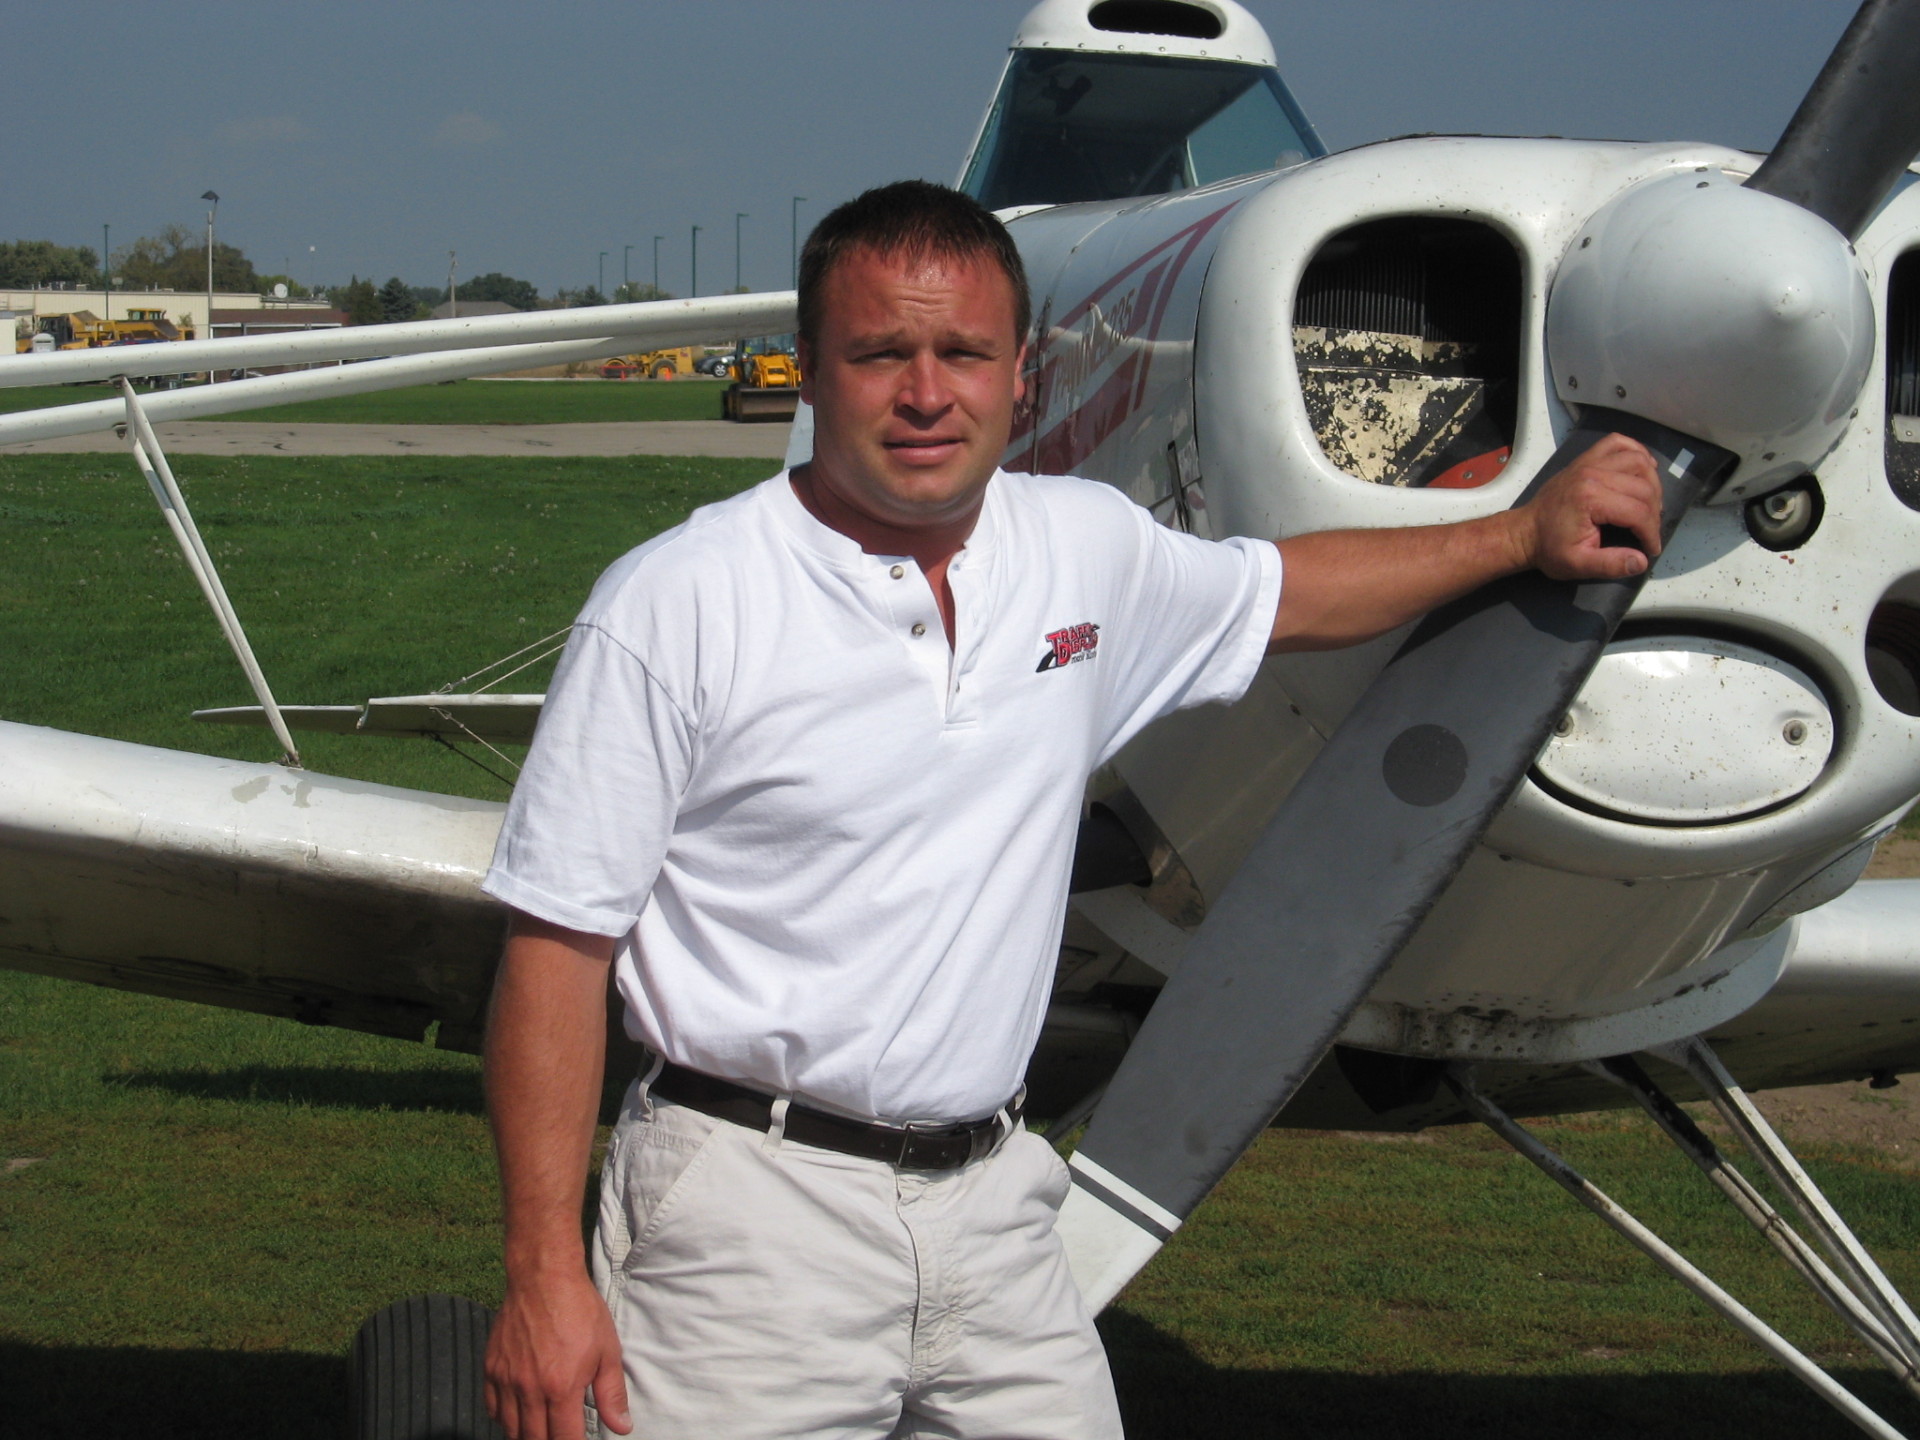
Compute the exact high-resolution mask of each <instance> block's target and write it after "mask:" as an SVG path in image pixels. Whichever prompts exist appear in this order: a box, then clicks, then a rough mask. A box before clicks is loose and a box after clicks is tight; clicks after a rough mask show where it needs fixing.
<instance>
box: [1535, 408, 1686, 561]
mask: <svg viewBox="0 0 1920 1440" xmlns="http://www.w3.org/2000/svg"><path fill="white" fill-rule="evenodd" d="M1660 503H1661V488H1660V472H1659V469H1658V467H1657V466H1656V465H1655V463H1654V458H1653V455H1652V454H1651V453H1650V452H1649V451H1648V450H1647V447H1646V446H1644V445H1642V444H1641V443H1640V442H1639V441H1637V440H1629V439H1628V438H1627V437H1626V436H1624V435H1609V436H1607V438H1606V439H1604V440H1602V441H1601V442H1600V443H1599V444H1597V445H1595V446H1594V447H1593V448H1592V449H1591V450H1588V451H1587V452H1586V453H1585V454H1583V455H1581V456H1580V458H1579V459H1577V460H1575V461H1574V462H1573V463H1572V464H1571V465H1569V466H1567V468H1566V469H1564V470H1562V471H1561V472H1560V473H1559V474H1558V475H1555V476H1554V477H1553V478H1552V479H1550V480H1548V481H1547V483H1546V484H1545V485H1543V486H1541V487H1540V491H1539V493H1538V494H1536V495H1535V496H1534V497H1533V499H1532V500H1530V501H1529V502H1528V503H1527V504H1525V505H1523V506H1522V507H1520V509H1518V510H1516V511H1513V512H1511V513H1512V514H1513V516H1514V519H1515V521H1516V522H1517V524H1518V525H1519V529H1520V540H1521V544H1522V545H1523V547H1524V554H1523V557H1522V560H1523V563H1522V564H1521V565H1520V566H1518V567H1516V568H1528V567H1534V568H1538V569H1539V570H1542V571H1544V572H1545V573H1546V574H1548V575H1550V576H1552V577H1553V578H1554V579H1555V580H1621V579H1625V578H1626V577H1628V576H1631V575H1638V574H1641V573H1642V572H1643V571H1645V570H1646V568H1647V566H1648V565H1649V564H1651V563H1652V557H1653V556H1655V555H1658V554H1659V553H1660ZM1602 526H1614V527H1616V528H1618V529H1621V530H1626V531H1628V532H1630V533H1631V534H1632V535H1633V536H1634V537H1635V538H1636V539H1637V540H1639V542H1640V545H1641V550H1644V551H1645V553H1644V554H1643V553H1641V550H1636V549H1635V548H1634V547H1633V546H1631V545H1620V544H1609V543H1607V540H1606V538H1605V537H1604V536H1603V535H1602V532H1601V527H1602Z"/></svg>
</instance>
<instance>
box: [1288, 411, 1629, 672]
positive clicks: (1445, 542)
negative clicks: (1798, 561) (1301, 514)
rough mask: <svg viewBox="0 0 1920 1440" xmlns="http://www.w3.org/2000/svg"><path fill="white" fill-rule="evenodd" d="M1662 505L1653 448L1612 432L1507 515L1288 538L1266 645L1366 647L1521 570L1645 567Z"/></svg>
mask: <svg viewBox="0 0 1920 1440" xmlns="http://www.w3.org/2000/svg"><path fill="white" fill-rule="evenodd" d="M1660 503H1661V490H1660V475H1659V471H1658V470H1657V469H1656V467H1655V465H1654V461H1653V457H1652V455H1650V454H1649V453H1648V452H1647V450H1646V448H1645V447H1644V446H1642V445H1640V444H1639V443H1638V442H1636V441H1633V440H1629V439H1628V438H1627V437H1626V436H1624V435H1609V436H1608V437H1607V438H1606V439H1604V440H1602V441H1601V442H1600V443H1599V444H1597V445H1595V446H1594V447H1593V448H1592V449H1590V450H1588V451H1587V452H1586V453H1585V454H1583V455H1581V456H1580V458H1579V459H1577V460H1575V461H1574V462H1573V463H1572V464H1571V465H1569V466H1567V468H1566V469H1565V470H1562V471H1561V472H1560V473H1559V474H1558V475H1555V476H1554V477H1553V478H1552V479H1550V480H1549V481H1547V483H1546V484H1545V485H1543V486H1541V487H1540V490H1539V493H1538V494H1536V495H1535V496H1534V498H1533V499H1532V500H1530V501H1529V502H1528V503H1527V504H1525V505H1521V506H1518V507H1516V508H1514V509H1512V510H1503V511H1501V512H1500V513H1499V514H1497V515H1485V516H1482V517H1480V518H1479V519H1477V520H1463V521H1460V522H1459V523H1457V524H1452V525H1418V526H1412V527H1408V528H1405V529H1392V530H1325V531H1321V532H1319V533H1318V534H1313V535H1297V536H1294V537H1293V538H1291V539H1288V540H1282V541H1279V542H1278V545H1279V549H1280V557H1281V563H1282V576H1283V579H1282V582H1281V593H1280V608H1279V610H1278V611H1277V612H1276V613H1275V615H1274V621H1273V636H1272V639H1271V640H1270V641H1269V642H1268V646H1267V650H1268V653H1269V654H1274V653H1277V652H1280V651H1283V650H1334V649H1338V648H1339V647H1341V646H1343V645H1354V644H1358V643H1359V642H1360V641H1362V640H1370V639H1372V638H1373V637H1374V636H1376V635H1382V634H1385V633H1386V632H1387V631H1389V630H1392V629H1394V628H1396V627H1397V626H1400V625H1404V624H1406V623H1407V622H1408V621H1410V620H1414V619H1417V618H1418V617H1419V616H1421V615H1424V614H1425V613H1426V612H1427V611H1429V610H1431V609H1433V608H1434V607H1435V606H1438V605H1444V604H1446V603H1447V601H1449V600H1453V599H1456V598H1457V597H1459V596H1461V595H1465V594H1467V593H1468V592H1470V591H1473V590H1477V589H1479V588H1480V587H1481V586H1482V585H1485V584H1487V583H1488V582H1489V581H1492V580H1498V579H1499V578H1501V577H1502V576H1504V575H1512V574H1516V573H1518V572H1520V571H1522V570H1532V569H1538V570H1541V571H1543V572H1545V573H1546V574H1547V575H1550V576H1552V577H1553V578H1554V579H1556V580H1614V579H1622V578H1625V577H1627V576H1631V575H1638V574H1639V573H1641V572H1642V571H1643V570H1645V569H1646V568H1647V566H1648V564H1649V563H1650V562H1651V557H1652V556H1655V555H1658V554H1659V553H1660ZM1603 525H1605V526H1614V527H1617V528H1619V529H1622V530H1626V531H1629V532H1631V533H1632V534H1633V535H1634V536H1635V537H1636V538H1637V539H1638V540H1639V542H1640V545H1641V546H1642V547H1643V548H1644V550H1645V553H1644V554H1642V553H1641V550H1639V549H1635V548H1634V547H1632V546H1630V545H1608V544H1606V543H1605V541H1604V539H1603V537H1602V534H1601V527H1602V526H1603Z"/></svg>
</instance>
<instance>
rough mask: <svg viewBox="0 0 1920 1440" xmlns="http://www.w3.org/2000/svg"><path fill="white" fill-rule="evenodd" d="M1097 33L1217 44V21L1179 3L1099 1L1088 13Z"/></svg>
mask: <svg viewBox="0 0 1920 1440" xmlns="http://www.w3.org/2000/svg"><path fill="white" fill-rule="evenodd" d="M1087 19H1088V21H1090V22H1091V23H1092V25H1093V28H1094V29H1096V30H1109V31H1116V32H1118V33H1119V34H1122V35H1178V36H1180V37H1181V38H1182V39H1184V40H1218V39H1219V38H1220V33H1221V31H1222V30H1223V29H1224V28H1225V27H1224V26H1222V25H1221V23H1220V17H1219V16H1218V15H1216V14H1214V13H1213V12H1212V11H1211V10H1209V9H1207V8H1206V7H1205V6H1201V5H1187V4H1184V3H1182V0H1101V3H1100V4H1098V5H1096V6H1094V7H1093V9H1092V10H1090V11H1088V12H1087Z"/></svg>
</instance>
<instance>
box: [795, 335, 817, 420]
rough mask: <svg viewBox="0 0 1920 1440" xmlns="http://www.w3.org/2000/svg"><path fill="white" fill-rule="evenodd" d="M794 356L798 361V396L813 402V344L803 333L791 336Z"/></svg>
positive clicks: (807, 401)
mask: <svg viewBox="0 0 1920 1440" xmlns="http://www.w3.org/2000/svg"><path fill="white" fill-rule="evenodd" d="M793 352H794V358H795V359H797V360H798V361H799V362H800V398H801V399H802V400H803V401H805V402H806V403H807V404H809V405H811V404H813V346H812V345H811V344H810V343H809V342H808V340H807V337H806V336H804V335H796V336H794V337H793Z"/></svg>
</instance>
